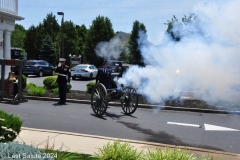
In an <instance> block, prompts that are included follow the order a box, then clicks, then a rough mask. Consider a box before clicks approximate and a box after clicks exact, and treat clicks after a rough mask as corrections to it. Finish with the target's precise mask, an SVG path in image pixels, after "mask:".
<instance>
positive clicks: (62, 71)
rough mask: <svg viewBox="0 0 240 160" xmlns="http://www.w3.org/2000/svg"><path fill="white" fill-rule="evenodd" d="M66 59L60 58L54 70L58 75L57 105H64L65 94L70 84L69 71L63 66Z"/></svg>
mask: <svg viewBox="0 0 240 160" xmlns="http://www.w3.org/2000/svg"><path fill="white" fill-rule="evenodd" d="M65 61H66V59H64V58H60V59H59V64H58V67H57V68H56V72H57V73H58V77H57V83H58V93H59V98H60V100H59V102H58V103H57V104H65V103H66V92H67V85H68V83H70V78H71V70H70V68H69V67H68V66H67V65H65Z"/></svg>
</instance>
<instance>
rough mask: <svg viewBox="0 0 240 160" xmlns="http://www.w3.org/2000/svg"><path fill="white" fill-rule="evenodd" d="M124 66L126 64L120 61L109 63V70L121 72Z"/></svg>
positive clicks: (109, 61) (110, 61)
mask: <svg viewBox="0 0 240 160" xmlns="http://www.w3.org/2000/svg"><path fill="white" fill-rule="evenodd" d="M123 64H125V62H124V61H118V60H108V61H107V65H108V68H110V69H111V70H112V72H113V73H116V72H119V71H120V70H121V68H122V65H123Z"/></svg>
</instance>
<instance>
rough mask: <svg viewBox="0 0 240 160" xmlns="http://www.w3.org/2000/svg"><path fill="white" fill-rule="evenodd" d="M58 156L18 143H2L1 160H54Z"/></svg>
mask: <svg viewBox="0 0 240 160" xmlns="http://www.w3.org/2000/svg"><path fill="white" fill-rule="evenodd" d="M55 158H57V154H55V155H54V154H47V153H45V152H44V150H40V149H38V148H35V147H33V146H29V145H26V144H20V143H18V142H8V143H0V159H3V160H7V159H34V160H35V159H36V160H54V159H55Z"/></svg>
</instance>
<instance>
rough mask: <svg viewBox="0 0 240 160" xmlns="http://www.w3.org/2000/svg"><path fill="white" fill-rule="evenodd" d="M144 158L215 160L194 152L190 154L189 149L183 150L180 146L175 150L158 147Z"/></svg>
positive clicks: (148, 159)
mask: <svg viewBox="0 0 240 160" xmlns="http://www.w3.org/2000/svg"><path fill="white" fill-rule="evenodd" d="M144 159H147V160H162V159H173V160H214V158H213V157H211V158H210V157H205V156H202V157H196V156H194V155H193V154H189V153H188V151H187V150H181V149H179V148H175V149H174V150H170V149H167V148H165V149H163V150H160V149H156V150H152V151H148V153H146V154H145V157H144Z"/></svg>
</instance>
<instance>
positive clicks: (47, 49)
mask: <svg viewBox="0 0 240 160" xmlns="http://www.w3.org/2000/svg"><path fill="white" fill-rule="evenodd" d="M39 59H42V60H46V61H48V62H49V63H50V64H56V63H57V57H56V55H55V48H54V47H53V43H52V39H51V37H50V36H49V35H47V36H46V38H45V39H44V40H43V43H42V48H41V50H40V56H39Z"/></svg>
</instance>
